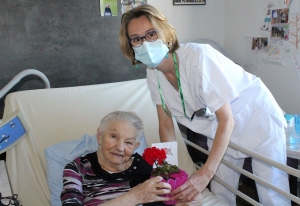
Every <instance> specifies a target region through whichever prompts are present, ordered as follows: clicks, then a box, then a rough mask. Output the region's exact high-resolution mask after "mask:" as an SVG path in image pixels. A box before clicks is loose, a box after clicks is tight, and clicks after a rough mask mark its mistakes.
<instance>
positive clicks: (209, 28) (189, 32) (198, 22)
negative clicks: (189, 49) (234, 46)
mask: <svg viewBox="0 0 300 206" xmlns="http://www.w3.org/2000/svg"><path fill="white" fill-rule="evenodd" d="M147 2H148V3H149V4H151V5H153V6H155V7H157V8H158V9H159V10H160V11H162V12H163V14H164V15H165V16H166V17H167V18H168V20H169V21H170V23H171V24H172V25H173V26H174V27H175V28H176V32H177V36H178V39H179V42H180V43H186V42H191V41H193V40H196V39H200V38H208V39H211V40H214V41H216V42H217V43H219V44H220V45H223V33H224V0H207V2H206V5H180V6H178V5H176V6H174V5H173V0H147Z"/></svg>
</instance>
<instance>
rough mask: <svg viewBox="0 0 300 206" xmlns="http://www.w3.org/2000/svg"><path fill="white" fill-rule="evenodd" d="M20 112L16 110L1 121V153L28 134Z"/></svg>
mask: <svg viewBox="0 0 300 206" xmlns="http://www.w3.org/2000/svg"><path fill="white" fill-rule="evenodd" d="M21 119H22V118H21V117H20V114H19V113H18V112H14V113H13V114H11V115H9V116H8V117H7V118H4V119H3V120H1V121H2V122H1V123H0V154H2V153H3V152H5V151H7V150H8V149H10V148H11V147H13V146H14V145H15V144H17V143H18V142H19V141H20V140H21V139H22V137H24V136H25V135H26V133H27V132H26V128H25V126H24V123H22V121H21Z"/></svg>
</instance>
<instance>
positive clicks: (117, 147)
mask: <svg viewBox="0 0 300 206" xmlns="http://www.w3.org/2000/svg"><path fill="white" fill-rule="evenodd" d="M136 135H137V131H136V129H135V128H134V127H133V126H131V125H130V124H129V123H127V122H121V121H114V122H111V123H110V124H109V126H108V127H107V128H106V130H105V131H104V132H103V134H102V135H101V134H100V132H99V130H98V132H97V138H98V144H99V149H100V152H98V154H99V155H100V157H98V158H99V160H100V161H101V163H104V164H105V165H107V166H109V167H117V168H118V167H122V164H126V162H127V161H128V160H129V159H130V157H131V156H132V154H133V152H134V150H135V149H136V148H137V147H138V146H139V144H140V143H139V142H136Z"/></svg>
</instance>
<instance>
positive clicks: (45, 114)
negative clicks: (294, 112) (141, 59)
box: [0, 79, 300, 206]
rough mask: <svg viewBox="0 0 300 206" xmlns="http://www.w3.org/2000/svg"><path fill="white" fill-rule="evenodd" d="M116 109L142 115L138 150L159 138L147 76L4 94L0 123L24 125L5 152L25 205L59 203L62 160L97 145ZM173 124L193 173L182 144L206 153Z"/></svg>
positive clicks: (210, 203) (212, 203)
mask: <svg viewBox="0 0 300 206" xmlns="http://www.w3.org/2000/svg"><path fill="white" fill-rule="evenodd" d="M116 110H126V111H134V112H136V113H137V114H138V115H139V116H140V117H141V119H142V120H143V122H144V125H145V140H146V141H144V142H142V144H141V145H142V146H141V147H140V148H139V150H140V151H142V150H143V149H144V148H146V147H147V146H151V144H152V143H156V142H159V134H158V120H157V112H156V107H155V105H154V104H153V103H152V101H151V97H150V93H149V90H148V88H147V84H146V79H138V80H131V81H124V82H116V83H106V84H98V85H87V86H77V87H65V88H48V89H37V90H27V91H20V92H14V93H10V94H8V95H7V96H6V99H5V109H4V116H3V117H4V118H3V123H2V124H1V127H2V126H3V125H7V124H10V122H11V120H12V119H14V118H15V117H19V119H20V122H21V127H22V126H23V127H24V132H23V133H22V134H21V138H20V140H19V141H18V143H17V144H16V145H14V146H13V147H11V148H9V149H8V150H7V151H6V165H7V170H8V174H9V179H10V183H11V188H12V193H13V194H18V197H19V200H20V201H21V204H22V205H23V206H41V205H43V206H46V205H50V203H51V205H52V206H57V205H59V203H58V202H59V194H60V192H61V191H60V189H59V188H61V185H62V182H61V181H60V180H61V175H62V169H63V167H64V165H65V164H66V163H67V162H68V161H71V160H72V159H74V158H75V157H77V156H82V155H85V154H87V153H89V152H92V151H95V150H96V147H97V144H96V141H95V133H96V128H97V127H98V126H99V123H100V120H101V119H102V118H103V117H104V116H105V115H106V114H108V113H110V112H112V111H116ZM1 127H0V128H1ZM175 129H176V139H177V142H178V153H179V159H178V161H179V167H180V168H182V169H184V170H186V171H187V173H188V174H189V175H191V174H192V173H193V172H194V171H195V170H196V169H197V168H199V166H198V165H196V164H193V162H192V159H191V157H190V155H189V153H188V150H187V147H186V145H187V144H188V145H190V146H192V147H195V148H196V149H198V150H200V151H201V152H204V153H206V154H208V151H206V150H204V149H203V148H201V147H199V146H197V145H195V144H193V143H192V142H190V141H188V140H187V139H185V138H182V134H181V131H180V130H179V127H178V126H177V124H175ZM0 137H1V136H0ZM230 146H231V147H232V148H234V149H238V150H241V151H242V152H245V153H247V154H248V155H250V156H252V157H253V158H261V159H262V160H264V161H266V162H268V163H270V164H272V165H274V166H275V167H278V168H280V169H283V170H285V171H287V172H288V173H290V174H293V175H294V176H297V177H298V178H299V177H300V175H299V171H297V170H295V169H292V168H290V167H287V166H284V165H280V164H278V163H276V162H272V161H271V160H268V159H266V158H263V157H261V156H259V155H258V154H256V153H254V152H252V151H248V150H246V149H243V148H240V147H239V146H238V145H235V144H232V143H230ZM223 163H224V164H226V165H228V166H229V167H232V168H233V169H236V170H237V171H238V172H241V173H243V174H244V175H246V176H248V177H249V178H252V179H254V180H255V181H259V182H260V183H261V184H265V185H266V186H267V187H270V188H271V189H273V190H276V191H278V192H280V193H281V194H283V195H285V196H287V197H288V198H290V199H292V200H293V201H295V202H297V203H299V204H300V198H298V197H296V196H293V195H291V194H290V193H285V192H283V191H280V190H279V189H278V188H275V187H274V186H273V185H270V184H269V183H266V182H264V180H261V179H259V178H257V177H256V176H254V175H252V174H250V173H249V172H247V171H244V170H242V169H241V168H238V167H235V166H232V165H230V164H229V163H227V162H226V161H225V160H223ZM214 179H215V180H216V181H218V182H219V183H220V184H222V185H224V186H225V187H226V188H228V189H229V190H230V191H232V192H234V193H237V195H239V196H241V197H242V198H244V199H246V200H247V201H249V202H250V203H251V204H253V205H259V203H257V202H255V201H254V200H252V199H251V198H249V197H248V196H246V195H243V194H241V192H239V191H237V190H235V189H234V188H231V187H230V186H228V185H226V184H225V183H223V182H222V181H221V180H219V179H218V178H216V177H214ZM0 191H1V189H0ZM202 195H203V205H205V206H218V205H226V204H225V203H223V202H221V201H220V200H219V199H218V198H217V197H216V196H215V195H214V194H213V193H211V192H210V191H209V190H208V189H205V190H204V191H203V193H202ZM199 205H201V204H200V203H199Z"/></svg>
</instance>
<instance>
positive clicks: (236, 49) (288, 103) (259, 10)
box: [223, 0, 300, 114]
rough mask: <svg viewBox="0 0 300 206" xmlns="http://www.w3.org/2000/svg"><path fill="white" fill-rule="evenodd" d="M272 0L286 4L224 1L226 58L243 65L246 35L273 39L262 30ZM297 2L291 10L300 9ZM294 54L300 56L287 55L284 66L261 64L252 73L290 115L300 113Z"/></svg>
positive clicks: (299, 88)
mask: <svg viewBox="0 0 300 206" xmlns="http://www.w3.org/2000/svg"><path fill="white" fill-rule="evenodd" d="M270 1H271V2H274V4H275V5H276V4H277V5H278V4H279V3H281V2H283V1H279V0H278V1H277V0H268V1H267V0H251V1H249V0H225V16H224V18H225V21H224V24H225V26H224V28H225V29H224V44H223V46H224V49H225V51H226V52H227V56H228V57H229V58H231V59H232V60H233V61H235V62H236V63H238V64H240V65H242V64H243V36H244V35H249V36H257V37H264V36H266V35H268V36H270V32H269V33H268V32H265V31H262V30H261V29H260V27H262V26H263V24H264V22H263V20H264V17H265V15H266V8H267V5H268V2H270ZM297 1H299V0H293V2H292V4H291V9H295V8H292V7H297V8H298V7H299V6H300V3H299V2H297ZM298 3H299V4H298ZM297 4H298V5H297ZM295 52H296V53H297V52H298V53H299V51H294V52H291V53H287V58H286V65H285V66H277V65H271V64H264V63H260V64H259V68H258V69H257V70H249V72H251V73H253V74H255V75H256V76H258V77H260V78H261V79H262V80H263V81H264V83H265V84H266V85H267V87H268V88H269V89H270V90H271V92H272V94H273V95H274V97H275V99H276V100H277V102H278V103H279V105H280V106H281V107H282V109H283V110H284V111H285V112H287V113H291V114H293V113H300V92H299V91H300V81H299V77H298V74H297V72H296V70H295V69H294V66H293V64H292V63H293V62H292V60H291V56H292V55H293V54H295Z"/></svg>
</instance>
